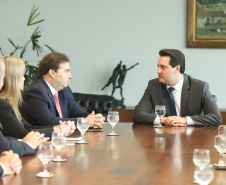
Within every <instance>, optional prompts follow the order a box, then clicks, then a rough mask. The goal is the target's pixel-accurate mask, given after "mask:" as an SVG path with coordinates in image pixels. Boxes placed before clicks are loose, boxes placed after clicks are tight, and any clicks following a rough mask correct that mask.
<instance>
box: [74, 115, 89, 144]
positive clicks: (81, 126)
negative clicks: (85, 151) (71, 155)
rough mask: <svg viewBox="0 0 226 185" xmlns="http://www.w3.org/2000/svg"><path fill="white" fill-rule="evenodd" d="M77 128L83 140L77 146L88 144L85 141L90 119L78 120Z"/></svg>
mask: <svg viewBox="0 0 226 185" xmlns="http://www.w3.org/2000/svg"><path fill="white" fill-rule="evenodd" d="M77 128H78V130H79V131H80V132H81V135H82V139H81V140H79V141H78V142H76V143H77V144H88V142H87V141H86V139H85V132H86V131H87V130H88V129H89V118H77Z"/></svg>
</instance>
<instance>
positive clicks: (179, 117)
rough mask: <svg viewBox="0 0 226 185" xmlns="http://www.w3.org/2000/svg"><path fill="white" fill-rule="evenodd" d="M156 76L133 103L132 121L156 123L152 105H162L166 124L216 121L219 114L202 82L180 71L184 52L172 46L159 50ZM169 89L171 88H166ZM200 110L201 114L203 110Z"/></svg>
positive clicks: (163, 122)
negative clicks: (135, 102)
mask: <svg viewBox="0 0 226 185" xmlns="http://www.w3.org/2000/svg"><path fill="white" fill-rule="evenodd" d="M159 54H160V58H159V60H158V64H157V65H158V70H157V73H158V77H159V78H157V79H153V80H150V81H149V83H148V87H147V89H146V90H145V93H144V95H143V97H142V99H141V100H140V102H139V103H138V105H137V106H136V107H135V110H134V114H133V122H134V123H143V124H159V123H160V120H159V119H158V118H157V117H156V115H154V114H152V111H153V110H154V109H155V106H156V105H165V106H166V115H165V117H163V118H162V120H161V123H162V124H165V125H168V126H187V125H206V126H207V125H220V124H221V122H222V117H221V114H220V111H219V109H218V107H217V105H216V102H215V101H214V99H213V97H212V95H211V93H210V91H209V85H208V84H207V83H206V82H203V81H200V80H197V79H194V78H192V77H191V76H189V75H186V74H184V71H185V57H184V54H183V53H182V52H181V51H179V50H175V49H163V50H161V51H159ZM169 89H171V90H172V91H171V92H169ZM203 113H204V114H203Z"/></svg>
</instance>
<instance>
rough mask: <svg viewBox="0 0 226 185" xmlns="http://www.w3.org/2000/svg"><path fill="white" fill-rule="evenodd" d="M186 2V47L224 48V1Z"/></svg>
mask: <svg viewBox="0 0 226 185" xmlns="http://www.w3.org/2000/svg"><path fill="white" fill-rule="evenodd" d="M187 2H188V13H187V47H188V48H226V0H188V1H187Z"/></svg>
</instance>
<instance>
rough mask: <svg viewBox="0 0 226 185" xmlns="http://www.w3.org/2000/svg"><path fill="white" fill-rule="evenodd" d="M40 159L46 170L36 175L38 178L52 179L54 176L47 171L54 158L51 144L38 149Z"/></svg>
mask: <svg viewBox="0 0 226 185" xmlns="http://www.w3.org/2000/svg"><path fill="white" fill-rule="evenodd" d="M37 156H38V158H39V160H40V161H42V163H43V166H44V169H43V171H42V172H39V173H37V174H36V176H37V177H52V176H53V174H51V173H50V172H48V171H47V164H48V163H49V162H50V161H51V159H52V158H53V146H52V145H51V144H49V143H41V144H40V145H39V147H38V154H37Z"/></svg>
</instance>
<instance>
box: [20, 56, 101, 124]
mask: <svg viewBox="0 0 226 185" xmlns="http://www.w3.org/2000/svg"><path fill="white" fill-rule="evenodd" d="M38 72H39V75H40V76H39V77H38V79H36V80H35V81H34V82H33V83H32V84H31V85H30V86H28V87H27V88H26V89H25V90H24V92H23V101H24V103H23V104H22V106H21V109H20V110H21V113H22V116H23V117H24V118H25V120H27V121H28V123H30V124H32V125H37V126H38V125H58V124H59V120H62V121H68V120H71V121H75V123H76V122H77V117H88V118H89V121H90V127H100V128H101V127H102V124H104V117H103V116H102V115H101V114H96V115H95V113H94V112H92V113H91V114H88V113H87V112H85V111H83V110H82V109H81V108H80V107H79V106H78V104H77V103H76V102H75V100H74V97H73V94H72V92H71V89H70V87H69V86H68V83H69V81H70V79H71V78H72V75H71V73H70V66H69V59H68V57H67V56H66V55H64V54H61V53H58V52H53V53H50V54H48V55H46V56H45V57H44V58H43V59H42V60H41V61H40V63H39V69H38Z"/></svg>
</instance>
